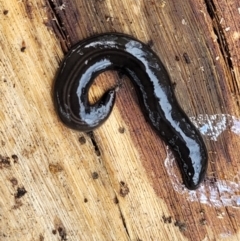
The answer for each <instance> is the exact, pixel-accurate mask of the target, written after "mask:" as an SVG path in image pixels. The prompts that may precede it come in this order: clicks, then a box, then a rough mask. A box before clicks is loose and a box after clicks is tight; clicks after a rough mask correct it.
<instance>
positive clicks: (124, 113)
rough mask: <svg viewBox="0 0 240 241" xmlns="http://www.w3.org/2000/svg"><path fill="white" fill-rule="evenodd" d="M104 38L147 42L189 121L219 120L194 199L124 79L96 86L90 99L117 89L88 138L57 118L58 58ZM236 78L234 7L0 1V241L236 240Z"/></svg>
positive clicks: (191, 1) (110, 77)
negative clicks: (108, 113)
mask: <svg viewBox="0 0 240 241" xmlns="http://www.w3.org/2000/svg"><path fill="white" fill-rule="evenodd" d="M103 32H122V33H127V34H131V35H133V36H134V37H137V38H138V39H140V40H141V41H144V42H145V43H149V44H150V45H152V48H153V50H154V51H155V52H156V53H157V54H158V55H159V57H160V59H161V60H162V62H163V63H164V64H165V66H166V67H167V69H168V71H169V74H170V76H171V79H172V82H173V83H174V85H175V93H176V95H177V98H178V100H179V102H180V103H181V106H182V107H183V109H184V110H185V111H186V113H187V114H188V115H189V116H193V117H196V116H199V115H200V114H201V115H203V116H210V115H212V116H214V115H216V114H219V115H218V118H220V121H223V120H224V118H225V117H226V123H225V124H227V126H228V129H227V131H225V132H223V133H222V134H221V135H220V136H218V137H217V140H216V141H214V140H212V139H211V138H210V137H209V136H207V135H205V136H204V139H205V142H206V145H207V148H208V151H209V158H210V164H209V168H208V173H207V177H206V180H205V183H204V185H203V186H202V187H201V189H200V190H198V191H197V192H189V191H187V190H186V189H181V188H182V186H181V177H180V176H179V173H178V170H177V168H176V164H175V163H174V162H171V160H172V158H171V153H170V152H169V150H168V149H167V147H166V146H165V145H164V143H163V142H162V141H161V140H160V139H159V138H158V137H157V136H156V135H155V133H154V132H153V131H152V130H151V128H150V126H149V125H148V123H147V122H146V121H145V119H144V117H143V115H142V113H141V111H140V108H139V105H138V101H137V97H136V94H135V92H134V89H133V88H132V85H131V83H130V82H129V80H128V79H127V78H125V77H123V79H121V80H120V79H119V77H118V75H117V74H116V73H113V72H106V73H103V74H101V75H100V76H99V77H98V78H97V79H96V82H95V83H94V85H93V86H92V88H91V91H90V97H91V100H97V99H98V98H99V97H100V96H101V94H102V93H103V92H104V91H105V90H106V89H108V88H109V87H110V86H111V85H113V84H114V83H115V82H116V81H121V82H122V83H123V86H122V88H121V89H120V90H119V93H118V96H117V101H116V105H115V107H114V110H113V113H112V114H111V116H110V118H109V119H108V121H107V122H106V123H105V124H104V125H103V126H102V127H100V128H99V129H97V130H96V131H94V132H93V133H91V134H86V133H79V132H77V131H72V130H70V129H68V128H66V127H65V126H64V125H63V124H62V123H61V122H60V121H59V119H58V117H57V116H56V113H55V111H54V106H53V100H52V87H53V83H54V77H55V74H56V72H57V69H58V66H59V64H60V62H61V60H62V59H63V56H64V54H65V53H66V52H67V51H68V49H69V48H70V47H71V46H72V45H74V44H75V43H77V42H78V41H79V40H81V39H83V38H85V37H88V36H92V35H94V34H97V33H103ZM239 77H240V5H239V3H238V0H231V1H227V2H226V1H217V0H206V1H201V0H197V1H195V0H188V1H174V0H170V1H164V0H139V1H136V0H125V1H117V0H88V1H84V0H73V1H64V0H49V1H44V0H36V1H31V0H8V1H3V0H0V103H1V109H0V121H1V124H0V184H1V185H0V192H1V196H0V240H4V241H5V240H6V241H14V240H16V241H18V240H27V241H28V240H29V241H30V240H37V241H44V240H53V241H54V240H104V241H105V240H118V241H120V240H133V241H140V240H154V241H155V240H157V241H158V240H204V241H207V240H239V239H240V230H239V227H240V221H239V220H240V211H239V209H238V206H239V205H240V202H239V200H240V198H239V197H240V196H239V195H240V189H239V186H238V184H239V179H240V170H239V158H238V156H239V154H240V153H239V149H240V142H239V136H238V135H237V134H234V133H233V131H232V129H231V126H232V125H233V121H234V119H233V118H232V116H236V117H238V116H239V100H240V99H239ZM221 118H222V119H223V120H222V119H221ZM223 188H225V191H224V192H223V191H222V190H223ZM231 188H232V189H231ZM213 194H214V195H215V196H213ZM204 198H206V200H205V203H204Z"/></svg>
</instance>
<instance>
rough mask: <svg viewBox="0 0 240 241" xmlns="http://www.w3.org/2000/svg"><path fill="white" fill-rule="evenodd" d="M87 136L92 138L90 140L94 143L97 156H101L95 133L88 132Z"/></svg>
mask: <svg viewBox="0 0 240 241" xmlns="http://www.w3.org/2000/svg"><path fill="white" fill-rule="evenodd" d="M87 135H88V136H89V137H90V139H91V141H92V144H93V146H94V149H95V153H96V155H97V156H101V152H100V148H99V147H98V144H97V141H96V139H95V136H94V134H93V132H92V131H89V132H87Z"/></svg>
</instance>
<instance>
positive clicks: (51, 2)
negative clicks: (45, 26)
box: [46, 0, 70, 51]
mask: <svg viewBox="0 0 240 241" xmlns="http://www.w3.org/2000/svg"><path fill="white" fill-rule="evenodd" d="M46 2H47V3H48V6H49V8H50V9H51V13H52V16H53V18H52V21H54V22H55V24H54V25H55V26H56V28H57V30H58V31H57V32H59V35H60V36H61V38H62V39H63V40H64V41H65V43H66V45H67V48H69V47H70V41H69V34H68V32H67V30H66V28H65V24H64V20H63V11H64V9H65V3H64V1H61V0H60V1H58V2H57V1H55V0H46ZM64 51H65V48H64Z"/></svg>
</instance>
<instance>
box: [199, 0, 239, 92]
mask: <svg viewBox="0 0 240 241" xmlns="http://www.w3.org/2000/svg"><path fill="white" fill-rule="evenodd" d="M204 2H205V4H206V8H207V12H208V14H209V16H210V17H211V19H212V22H213V31H214V33H215V34H216V36H217V42H218V45H219V48H220V51H221V53H222V56H223V59H224V61H225V63H226V67H227V69H228V72H229V76H231V80H232V83H233V90H232V91H233V92H234V93H235V94H239V93H240V91H239V86H238V82H237V79H236V76H235V73H234V71H233V69H234V67H233V62H232V59H231V53H230V50H229V45H228V42H227V38H226V36H225V33H224V29H223V27H222V25H221V20H220V18H219V16H218V13H217V9H216V6H215V4H214V1H213V0H204Z"/></svg>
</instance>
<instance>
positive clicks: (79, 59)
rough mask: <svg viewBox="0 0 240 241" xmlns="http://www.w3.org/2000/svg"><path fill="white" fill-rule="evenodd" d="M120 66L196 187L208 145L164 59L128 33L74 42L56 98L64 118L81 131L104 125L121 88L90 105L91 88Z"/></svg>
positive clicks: (184, 174) (60, 75)
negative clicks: (175, 87) (180, 101)
mask: <svg viewBox="0 0 240 241" xmlns="http://www.w3.org/2000/svg"><path fill="white" fill-rule="evenodd" d="M119 69H120V70H121V72H123V73H124V74H126V75H127V76H128V77H129V78H130V80H131V81H132V82H133V84H134V86H135V89H136V91H137V95H138V98H139V102H140V106H141V109H142V111H143V113H144V115H145V117H146V119H147V120H148V122H149V123H150V124H151V126H152V127H153V129H154V130H155V131H156V133H157V134H158V135H159V136H160V137H161V138H162V139H163V140H164V141H165V143H166V144H167V145H169V146H170V147H171V149H172V151H173V152H174V154H175V158H176V160H177V163H178V166H179V168H180V171H181V174H182V178H183V182H184V184H185V185H186V187H187V188H189V189H196V188H197V187H198V185H199V184H200V182H201V181H202V180H203V178H204V175H205V172H206V169H207V160H208V157H207V150H206V147H205V145H204V142H203V140H202V137H201V135H200V133H199V132H198V130H197V129H196V128H195V127H194V125H193V124H192V123H191V122H190V120H189V118H188V117H187V115H186V114H185V113H184V112H183V110H182V109H181V108H180V106H179V104H178V102H177V100H176V98H175V96H174V93H173V90H172V86H171V81H170V78H169V75H168V73H167V71H166V69H165V67H164V66H163V64H162V62H161V61H160V59H159V58H158V56H157V55H156V54H155V53H154V52H153V51H152V50H151V49H150V48H149V47H148V46H147V45H145V44H143V43H142V42H140V41H138V40H136V39H134V38H132V37H130V36H127V35H124V34H117V33H108V34H103V35H98V36H95V37H91V38H88V39H86V40H83V41H82V42H80V43H79V44H77V45H76V46H75V47H73V48H72V49H71V50H70V51H69V52H68V54H67V55H66V57H65V59H64V61H63V63H62V65H61V67H60V69H59V73H58V75H57V78H56V80H55V86H54V101H55V106H56V110H57V112H58V115H59V116H60V119H61V120H62V121H63V122H64V123H65V124H66V125H67V126H68V127H70V128H72V129H77V130H80V131H91V130H93V129H95V128H96V127H98V126H100V125H101V124H102V123H103V122H104V121H105V120H106V119H107V118H108V116H109V115H110V113H111V111H112V108H113V105H114V102H115V94H116V91H115V89H110V90H109V91H107V92H106V93H105V94H104V95H103V96H102V98H101V99H100V100H99V101H98V102H97V103H95V104H93V105H91V104H90V103H89V100H88V90H89V88H90V86H91V84H92V83H93V81H94V79H95V77H96V76H97V75H98V74H100V73H101V72H103V71H106V70H119Z"/></svg>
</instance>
